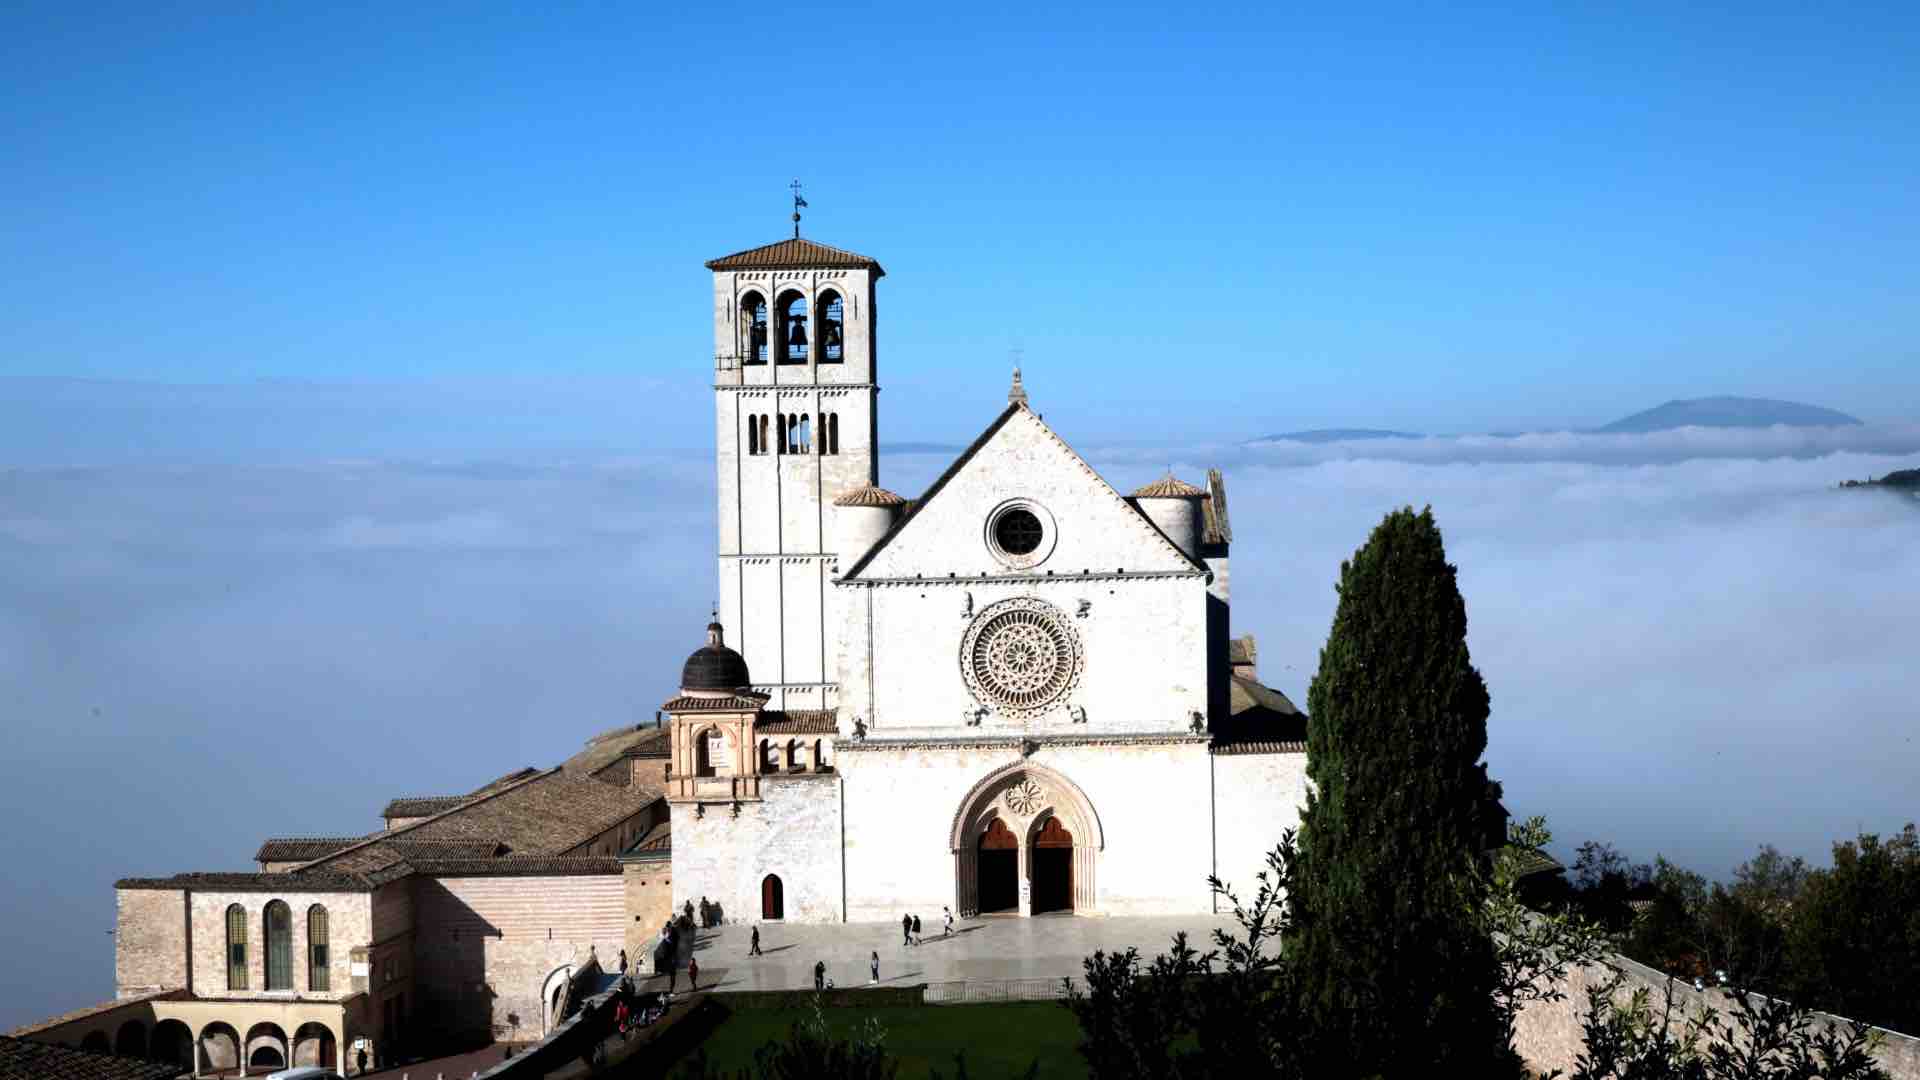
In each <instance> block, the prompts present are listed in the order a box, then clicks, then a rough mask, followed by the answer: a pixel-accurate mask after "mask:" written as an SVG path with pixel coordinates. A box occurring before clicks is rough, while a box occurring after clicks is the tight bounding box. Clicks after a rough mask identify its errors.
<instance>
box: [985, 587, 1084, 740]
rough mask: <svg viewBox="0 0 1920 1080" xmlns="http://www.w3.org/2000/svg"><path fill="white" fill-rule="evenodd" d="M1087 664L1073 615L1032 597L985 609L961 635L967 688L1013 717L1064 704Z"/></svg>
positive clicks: (1015, 599) (986, 702) (1027, 715)
mask: <svg viewBox="0 0 1920 1080" xmlns="http://www.w3.org/2000/svg"><path fill="white" fill-rule="evenodd" d="M1085 666H1086V656H1085V653H1084V652H1083V651H1082V649H1081V645H1080V635H1079V634H1078V633H1076V632H1075V631H1074V629H1073V622H1072V620H1070V619H1068V618H1067V617H1066V615H1065V614H1064V613H1063V612H1061V611H1060V609H1059V608H1056V607H1054V606H1053V605H1052V604H1049V603H1047V602H1046V601H1044V600H1035V599H1033V598H1031V597H1016V598H1014V599H1012V600H1002V601H1000V602H999V603H997V604H992V605H989V606H988V607H986V608H984V609H982V610H981V612H980V614H979V615H978V616H976V617H975V618H974V620H973V624H972V625H971V626H969V627H968V628H967V632H966V634H965V635H964V636H963V637H962V638H961V639H960V675H961V678H962V679H964V680H965V681H966V684H967V690H968V691H969V692H971V693H972V694H973V696H974V697H975V698H977V699H979V700H980V701H981V702H983V703H985V704H988V705H991V706H993V707H994V709H995V710H996V711H998V712H1000V713H1002V714H1003V715H1006V716H1010V717H1015V718H1026V717H1031V716H1036V715H1038V714H1040V713H1043V712H1045V711H1046V710H1048V709H1050V708H1053V707H1054V706H1055V705H1058V704H1060V703H1061V702H1062V701H1064V700H1065V699H1066V697H1067V695H1068V694H1069V693H1070V692H1072V690H1073V688H1074V687H1075V686H1076V685H1078V683H1079V681H1080V673H1081V671H1082V669H1083V668H1084V667H1085Z"/></svg>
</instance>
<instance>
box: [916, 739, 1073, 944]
mask: <svg viewBox="0 0 1920 1080" xmlns="http://www.w3.org/2000/svg"><path fill="white" fill-rule="evenodd" d="M948 841H949V850H951V851H952V853H953V869H954V910H955V911H957V912H959V913H960V914H961V915H980V914H992V913H996V912H998V913H1003V914H1010V915H1011V914H1018V915H1037V914H1043V913H1046V912H1050V911H1051V912H1078V913H1083V914H1090V913H1093V912H1095V911H1097V910H1098V897H1099V892H1098V890H1097V889H1096V888H1095V881H1094V875H1095V871H1096V870H1097V869H1098V867H1099V855H1100V852H1101V851H1102V850H1103V849H1104V848H1105V847H1106V837H1105V833H1104V831H1103V829H1102V828H1101V824H1100V817H1099V815H1098V814H1097V813H1095V812H1094V808H1093V804H1092V803H1091V802H1090V801H1088V799H1087V796H1086V793H1085V792H1083V791H1081V790H1080V787H1079V785H1077V784H1075V783H1074V782H1073V781H1072V780H1070V779H1068V778H1067V777H1066V776H1065V775H1063V774H1061V773H1060V772H1057V771H1056V770H1054V769H1051V768H1048V767H1046V766H1044V765H1040V764H1037V763H1035V762H1032V761H1021V762H1018V763H1015V764H1010V765H1006V766H1003V767H1001V768H999V769H996V770H994V771H993V772H991V773H988V774H987V775H986V776H985V777H983V778H981V780H980V781H979V782H978V783H976V784H975V785H974V786H973V788H972V790H970V791H968V792H967V794H966V796H965V797H964V798H963V799H961V801H960V805H959V807H958V808H957V809H956V810H955V811H954V815H953V824H952V829H951V832H950V833H949V836H948ZM1009 871H1011V873H1009Z"/></svg>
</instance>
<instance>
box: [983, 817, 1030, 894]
mask: <svg viewBox="0 0 1920 1080" xmlns="http://www.w3.org/2000/svg"><path fill="white" fill-rule="evenodd" d="M974 865H975V867H976V869H975V871H974V874H975V878H974V880H975V881H976V882H977V889H978V892H977V895H978V896H979V905H980V913H981V914H983V915H985V914H991V913H993V912H1013V911H1018V910H1019V908H1020V841H1018V840H1016V839H1014V837H1013V833H1012V831H1011V830H1009V829H1008V828H1007V826H1006V823H1005V822H1002V821H1001V820H1000V819H999V818H997V817H996V818H994V819H992V820H991V821H989V822H988V823H987V828H986V831H984V832H982V833H981V834H980V847H979V851H978V853H977V861H976V862H975V864H974Z"/></svg>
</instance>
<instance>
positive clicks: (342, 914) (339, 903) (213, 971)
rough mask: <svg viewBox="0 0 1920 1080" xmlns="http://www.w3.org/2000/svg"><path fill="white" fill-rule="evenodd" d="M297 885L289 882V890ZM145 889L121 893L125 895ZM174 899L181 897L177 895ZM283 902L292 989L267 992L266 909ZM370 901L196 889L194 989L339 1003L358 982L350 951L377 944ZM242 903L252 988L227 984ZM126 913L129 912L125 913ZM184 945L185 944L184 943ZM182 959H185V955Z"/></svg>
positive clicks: (343, 895) (348, 895)
mask: <svg viewBox="0 0 1920 1080" xmlns="http://www.w3.org/2000/svg"><path fill="white" fill-rule="evenodd" d="M294 884H296V881H294V880H289V881H288V885H290V886H291V885H294ZM140 891H144V890H136V889H122V890H121V895H122V896H125V895H127V894H129V893H133V892H140ZM170 895H173V896H176V897H178V896H179V894H178V893H171V894H170ZM275 900H280V901H284V902H285V903H286V905H287V907H288V908H289V909H291V914H292V916H293V918H292V924H293V935H292V939H293V940H292V959H293V968H292V975H293V986H292V989H290V990H272V991H270V990H267V989H266V985H267V934H266V926H265V925H264V923H265V912H266V907H267V905H268V904H269V903H271V902H273V901H275ZM370 900H371V898H370V897H369V896H368V894H366V893H353V892H311V893H309V892H298V891H295V890H292V889H289V890H288V891H286V892H233V891H223V890H217V889H208V890H198V889H196V890H193V891H192V892H191V893H190V894H189V904H190V907H191V911H192V919H193V930H192V941H191V946H192V949H191V952H192V966H193V971H192V975H193V985H192V990H193V992H194V993H195V994H197V995H199V996H200V997H203V998H205V997H219V998H239V999H250V998H259V999H272V1000H285V999H290V998H314V999H320V1000H329V1001H337V1000H339V999H341V998H345V997H347V996H349V995H350V994H351V993H352V992H353V990H352V988H353V978H352V972H351V967H350V962H349V960H348V954H349V952H350V951H351V950H352V949H354V948H355V947H358V946H364V945H369V944H371V943H372V934H373V919H372V906H371V903H370ZM233 904H238V905H240V907H241V908H242V909H243V910H245V911H246V913H247V985H246V987H245V988H244V989H238V988H233V987H229V986H228V985H227V957H226V950H227V908H228V907H229V906H230V905H233ZM315 904H318V905H320V906H322V907H324V908H326V909H327V939H328V944H327V986H328V988H327V989H326V990H324V991H316V990H313V989H312V981H311V973H310V972H309V970H308V957H309V955H310V953H309V952H308V940H307V913H308V909H309V908H311V907H312V906H313V905H315ZM123 913H124V908H123ZM182 944H185V943H184V942H183V943H182ZM182 955H183V956H184V955H186V953H185V951H184V950H183V952H182Z"/></svg>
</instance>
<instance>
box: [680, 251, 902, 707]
mask: <svg viewBox="0 0 1920 1080" xmlns="http://www.w3.org/2000/svg"><path fill="white" fill-rule="evenodd" d="M795 231H796V234H797V232H798V226H797V225H796V227H795ZM707 269H708V270H711V271H712V272H713V304H714V312H713V345H714V349H713V357H714V362H713V367H714V377H713V382H714V387H713V391H714V418H715V431H714V434H715V449H716V454H715V458H716V462H717V465H718V468H719V484H718V494H719V526H720V535H719V557H720V582H719V585H720V589H719V597H720V615H719V618H720V621H721V622H723V623H725V624H726V625H727V626H729V627H738V628H739V629H738V641H739V648H740V652H741V654H742V655H743V656H744V657H745V658H746V662H747V666H748V668H749V669H750V670H751V671H752V672H753V676H754V678H755V680H756V681H755V683H754V687H753V689H755V690H757V691H759V692H761V693H764V694H766V695H768V697H769V699H770V700H769V701H768V702H767V708H769V709H830V708H833V707H834V706H835V705H837V704H838V703H839V702H838V696H839V695H838V687H837V686H836V684H835V682H834V679H835V677H836V672H837V670H838V667H839V663H838V661H839V658H838V656H837V655H836V648H837V639H836V636H835V635H834V634H832V633H831V632H830V629H829V628H831V627H837V626H838V625H839V619H838V617H837V615H836V614H835V613H834V612H833V611H832V610H831V606H832V604H833V597H832V593H833V592H834V590H833V589H832V587H831V582H832V578H833V569H834V564H835V562H836V554H837V553H836V552H835V551H834V550H833V548H834V546H835V538H834V534H835V529H834V528H833V524H832V522H831V521H830V520H829V518H830V515H831V513H832V510H831V507H832V503H833V499H834V497H835V496H836V495H839V494H840V493H842V492H845V491H848V490H851V489H853V488H858V487H862V486H864V485H869V484H873V483H875V482H876V481H877V480H878V472H877V465H876V456H875V453H874V444H875V441H876V437H877V434H878V430H879V428H878V423H879V421H878V414H877V409H876V405H877V396H878V394H879V385H878V380H877V372H878V366H877V363H876V356H875V353H876V349H875V335H874V322H875V319H874V315H875V312H874V285H875V284H876V283H877V282H878V281H879V280H880V278H881V277H882V276H883V275H884V274H885V273H886V271H884V270H882V269H881V268H880V264H879V263H878V262H876V261H874V260H873V259H870V258H868V257H867V256H865V255H856V254H854V253H853V252H850V251H842V250H840V249H839V248H833V247H828V246H827V245H825V244H819V243H815V242H813V241H811V240H803V239H801V238H800V237H799V236H798V235H795V236H794V238H793V239H790V240H782V241H779V242H778V243H773V244H768V245H766V246H764V247H757V248H751V249H749V250H747V251H740V252H736V253H734V254H732V255H727V256H723V257H721V258H718V259H714V260H713V261H711V262H709V263H707Z"/></svg>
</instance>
